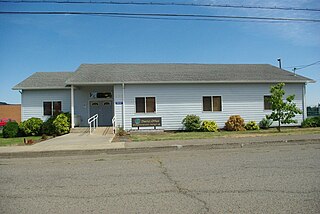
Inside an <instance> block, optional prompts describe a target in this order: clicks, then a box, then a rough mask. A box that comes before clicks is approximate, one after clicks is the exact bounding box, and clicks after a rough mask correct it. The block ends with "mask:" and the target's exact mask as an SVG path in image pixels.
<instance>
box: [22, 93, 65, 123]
mask: <svg viewBox="0 0 320 214" xmlns="http://www.w3.org/2000/svg"><path fill="white" fill-rule="evenodd" d="M70 96H71V95H70V89H66V90H65V89H55V90H54V89H52V90H23V91H22V94H21V108H22V118H21V119H22V121H24V120H27V119H29V118H31V117H37V118H40V119H42V120H43V121H46V120H47V119H48V118H49V116H44V115H43V102H44V101H61V105H62V107H61V108H62V111H63V112H70Z"/></svg>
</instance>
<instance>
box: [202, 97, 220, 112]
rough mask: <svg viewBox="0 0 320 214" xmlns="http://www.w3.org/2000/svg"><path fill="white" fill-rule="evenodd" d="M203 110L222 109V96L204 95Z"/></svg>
mask: <svg viewBox="0 0 320 214" xmlns="http://www.w3.org/2000/svg"><path fill="white" fill-rule="evenodd" d="M202 102H203V105H202V108H203V111H222V102H221V96H204V97H202Z"/></svg>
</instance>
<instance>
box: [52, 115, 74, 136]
mask: <svg viewBox="0 0 320 214" xmlns="http://www.w3.org/2000/svg"><path fill="white" fill-rule="evenodd" d="M52 124H53V126H54V131H55V134H57V135H63V134H67V133H69V131H70V120H69V119H68V117H67V116H66V115H65V114H64V113H62V114H59V115H58V116H57V117H56V118H55V119H54V121H53V122H52Z"/></svg>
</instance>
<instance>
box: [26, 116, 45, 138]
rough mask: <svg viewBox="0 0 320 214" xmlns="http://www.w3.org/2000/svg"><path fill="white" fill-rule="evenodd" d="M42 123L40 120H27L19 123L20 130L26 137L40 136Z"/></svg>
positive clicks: (33, 118)
mask: <svg viewBox="0 0 320 214" xmlns="http://www.w3.org/2000/svg"><path fill="white" fill-rule="evenodd" d="M42 125H43V121H42V120H41V119H40V118H35V117H32V118H29V119H28V120H26V121H23V122H22V123H20V129H21V131H22V132H23V133H24V134H25V135H26V136H31V135H32V136H35V135H40V134H41V131H42Z"/></svg>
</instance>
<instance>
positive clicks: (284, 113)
mask: <svg viewBox="0 0 320 214" xmlns="http://www.w3.org/2000/svg"><path fill="white" fill-rule="evenodd" d="M284 85H285V84H284V83H278V84H277V85H275V86H271V88H270V92H271V98H270V102H271V109H272V113H271V114H270V115H267V116H266V117H267V119H272V120H273V121H278V127H277V129H278V131H279V132H280V131H281V129H280V128H281V124H290V123H297V121H296V120H294V119H293V118H294V117H295V116H296V114H302V111H301V110H300V109H299V108H298V107H297V106H296V104H295V103H294V102H293V100H294V97H295V95H289V96H288V97H287V99H286V101H284V100H283V96H284V95H285V90H284V89H283V87H284Z"/></svg>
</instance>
